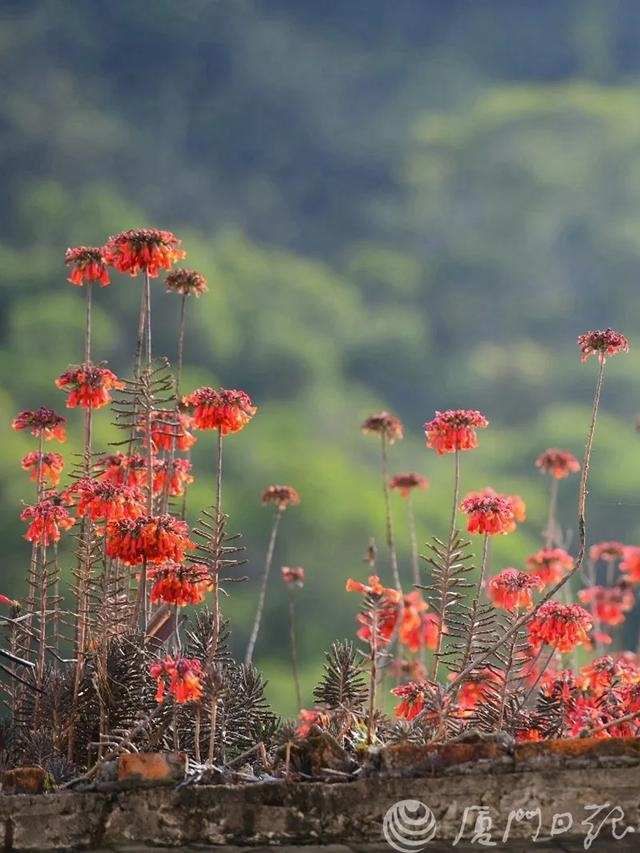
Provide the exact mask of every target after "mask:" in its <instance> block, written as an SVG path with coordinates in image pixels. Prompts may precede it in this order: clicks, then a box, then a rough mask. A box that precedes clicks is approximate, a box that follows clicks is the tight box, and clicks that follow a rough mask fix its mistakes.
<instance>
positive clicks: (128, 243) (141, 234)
mask: <svg viewBox="0 0 640 853" xmlns="http://www.w3.org/2000/svg"><path fill="white" fill-rule="evenodd" d="M185 256H186V252H185V251H184V250H183V249H181V248H180V240H178V238H177V237H176V236H175V234H172V233H171V231H161V230H159V229H157V228H132V229H130V230H129V231H121V232H120V234H115V235H114V236H113V237H109V239H108V240H107V243H106V245H105V247H104V257H105V260H106V261H107V263H108V264H109V266H112V267H114V268H115V269H117V270H118V272H121V273H128V274H129V275H131V276H136V275H138V274H139V273H141V272H146V273H147V274H148V275H149V277H150V278H156V276H157V275H158V273H159V272H160V270H168V269H171V267H172V266H173V265H174V263H175V262H176V261H181V260H182V259H183V258H184V257H185Z"/></svg>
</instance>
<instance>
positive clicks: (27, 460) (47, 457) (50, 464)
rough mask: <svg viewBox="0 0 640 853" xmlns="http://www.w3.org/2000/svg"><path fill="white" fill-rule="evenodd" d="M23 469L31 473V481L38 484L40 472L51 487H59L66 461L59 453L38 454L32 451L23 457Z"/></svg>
mask: <svg viewBox="0 0 640 853" xmlns="http://www.w3.org/2000/svg"><path fill="white" fill-rule="evenodd" d="M21 464H22V467H23V469H24V470H25V471H30V472H31V479H32V480H33V481H34V483H37V482H38V472H40V473H41V475H42V477H43V479H45V480H48V481H49V484H50V485H51V486H57V485H58V483H59V482H60V474H61V473H62V469H63V468H64V459H63V458H62V456H61V455H60V454H59V453H42V454H40V453H38V452H37V451H32V452H31V453H27V454H26V456H23V457H22V463H21Z"/></svg>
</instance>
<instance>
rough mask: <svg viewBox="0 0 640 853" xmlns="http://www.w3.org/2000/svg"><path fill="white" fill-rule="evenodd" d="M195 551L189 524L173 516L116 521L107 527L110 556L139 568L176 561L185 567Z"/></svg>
mask: <svg viewBox="0 0 640 853" xmlns="http://www.w3.org/2000/svg"><path fill="white" fill-rule="evenodd" d="M190 548H195V544H194V543H193V542H192V541H191V540H190V539H189V528H188V526H187V523H186V522H185V521H182V520H180V519H178V518H174V517H173V516H172V515H159V516H153V515H152V516H140V518H136V519H134V520H132V519H121V520H120V521H112V522H111V523H110V524H109V525H108V527H107V556H108V557H112V558H114V559H119V560H122V562H123V563H125V564H126V565H129V566H137V565H140V564H141V563H143V562H144V561H145V560H146V561H147V562H149V563H165V562H167V561H172V562H175V563H182V562H183V561H184V555H185V551H187V550H188V549H190Z"/></svg>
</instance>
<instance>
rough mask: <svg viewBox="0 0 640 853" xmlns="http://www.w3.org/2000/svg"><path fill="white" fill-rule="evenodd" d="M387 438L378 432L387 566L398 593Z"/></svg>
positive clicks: (398, 573)
mask: <svg viewBox="0 0 640 853" xmlns="http://www.w3.org/2000/svg"><path fill="white" fill-rule="evenodd" d="M387 445H388V438H387V435H386V433H385V432H381V433H380V468H381V473H382V493H383V495H384V514H385V532H386V539H387V551H388V552H389V566H390V568H391V577H392V578H393V584H394V586H395V588H396V589H397V590H398V592H399V593H402V583H401V581H400V571H399V569H398V554H397V552H396V542H395V536H394V532H393V519H392V517H391V502H390V500H389V461H388V447H387Z"/></svg>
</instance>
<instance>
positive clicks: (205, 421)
mask: <svg viewBox="0 0 640 853" xmlns="http://www.w3.org/2000/svg"><path fill="white" fill-rule="evenodd" d="M182 402H183V403H184V404H185V405H186V406H191V407H193V423H194V425H195V426H196V427H197V428H198V429H219V430H220V432H221V433H222V435H228V434H229V433H233V432H240V430H241V429H244V428H245V427H246V425H247V424H248V423H249V421H250V420H251V418H252V417H253V416H254V415H255V413H256V412H257V411H258V409H257V407H256V406H254V405H253V403H252V402H251V397H249V395H248V394H246V393H245V392H244V391H234V390H229V389H225V388H220V389H219V390H218V391H216V390H215V389H214V388H208V387H203V388H197V389H196V390H195V391H192V392H191V394H188V395H187V396H186V397H183V399H182Z"/></svg>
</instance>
